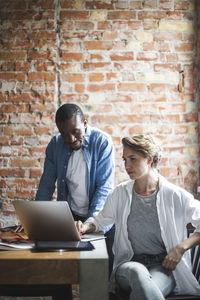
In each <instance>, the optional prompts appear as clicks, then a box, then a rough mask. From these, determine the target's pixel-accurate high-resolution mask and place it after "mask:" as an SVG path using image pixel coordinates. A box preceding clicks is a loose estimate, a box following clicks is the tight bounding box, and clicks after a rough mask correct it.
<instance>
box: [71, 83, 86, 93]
mask: <svg viewBox="0 0 200 300" xmlns="http://www.w3.org/2000/svg"><path fill="white" fill-rule="evenodd" d="M74 90H75V92H77V93H84V91H85V85H84V84H75V86H74Z"/></svg>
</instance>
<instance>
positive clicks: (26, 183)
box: [7, 179, 37, 190]
mask: <svg viewBox="0 0 200 300" xmlns="http://www.w3.org/2000/svg"><path fill="white" fill-rule="evenodd" d="M7 186H8V188H17V190H20V189H21V188H35V187H37V182H36V181H35V180H34V181H32V180H30V179H11V180H9V182H8V183H7Z"/></svg>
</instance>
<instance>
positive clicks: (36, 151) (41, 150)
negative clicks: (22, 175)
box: [30, 147, 46, 156]
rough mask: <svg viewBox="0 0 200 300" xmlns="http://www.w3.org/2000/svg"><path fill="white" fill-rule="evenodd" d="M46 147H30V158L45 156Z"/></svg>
mask: <svg viewBox="0 0 200 300" xmlns="http://www.w3.org/2000/svg"><path fill="white" fill-rule="evenodd" d="M45 149H46V147H32V148H31V149H30V154H31V156H41V155H44V154H45Z"/></svg>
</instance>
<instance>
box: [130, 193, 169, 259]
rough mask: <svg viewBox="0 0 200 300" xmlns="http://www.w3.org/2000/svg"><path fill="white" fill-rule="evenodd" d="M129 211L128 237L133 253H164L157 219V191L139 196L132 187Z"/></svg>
mask: <svg viewBox="0 0 200 300" xmlns="http://www.w3.org/2000/svg"><path fill="white" fill-rule="evenodd" d="M132 197H133V198H132V204H131V211H130V214H129V216H128V220H127V226H128V237H129V240H130V241H131V244H132V247H133V251H134V253H135V254H151V255H156V254H161V253H165V252H166V250H165V246H164V243H163V240H162V237H161V231H160V224H159V220H158V214H157V208H156V197H157V191H155V192H154V193H153V194H152V195H150V196H141V195H139V194H137V193H136V192H135V190H134V189H133V196H132Z"/></svg>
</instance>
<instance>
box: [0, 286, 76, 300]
mask: <svg viewBox="0 0 200 300" xmlns="http://www.w3.org/2000/svg"><path fill="white" fill-rule="evenodd" d="M0 296H13V297H14V296H15V297H41V296H52V300H72V288H71V285H67V284H66V285H65V284H63V285H62V284H61V285H34V284H33V285H17V284H16V285H14V284H13V285H6V284H4V285H0Z"/></svg>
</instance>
